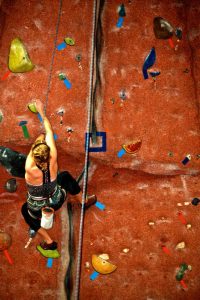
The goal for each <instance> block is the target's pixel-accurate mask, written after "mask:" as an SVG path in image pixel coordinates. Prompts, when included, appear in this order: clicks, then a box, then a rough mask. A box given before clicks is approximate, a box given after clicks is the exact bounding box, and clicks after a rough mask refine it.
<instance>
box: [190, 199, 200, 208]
mask: <svg viewBox="0 0 200 300" xmlns="http://www.w3.org/2000/svg"><path fill="white" fill-rule="evenodd" d="M199 202H200V199H199V198H194V199H192V201H191V203H192V205H195V206H197V205H198V204H199Z"/></svg>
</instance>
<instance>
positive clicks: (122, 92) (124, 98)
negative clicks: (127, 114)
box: [119, 89, 127, 100]
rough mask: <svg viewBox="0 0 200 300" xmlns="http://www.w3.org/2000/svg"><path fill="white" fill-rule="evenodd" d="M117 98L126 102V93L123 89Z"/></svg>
mask: <svg viewBox="0 0 200 300" xmlns="http://www.w3.org/2000/svg"><path fill="white" fill-rule="evenodd" d="M119 97H120V98H121V99H122V100H126V98H127V97H126V91H125V90H124V89H123V90H121V91H120V92H119Z"/></svg>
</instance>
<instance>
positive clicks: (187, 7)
mask: <svg viewBox="0 0 200 300" xmlns="http://www.w3.org/2000/svg"><path fill="white" fill-rule="evenodd" d="M191 6H192V4H191V1H189V2H188V1H187V0H186V1H185V3H184V12H185V25H186V32H187V34H186V36H187V41H188V45H189V48H190V53H191V55H190V69H191V78H192V80H193V85H194V95H195V103H196V107H197V120H198V124H199V125H200V120H199V114H200V108H199V99H198V85H197V80H196V76H195V49H194V48H193V46H192V44H191V41H190V38H189V25H188V24H189V15H190V12H191Z"/></svg>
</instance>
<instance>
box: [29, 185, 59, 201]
mask: <svg viewBox="0 0 200 300" xmlns="http://www.w3.org/2000/svg"><path fill="white" fill-rule="evenodd" d="M57 189H58V186H56V187H55V189H54V191H53V193H51V194H50V195H49V196H48V197H42V196H41V197H37V196H33V195H31V194H30V193H29V192H28V196H29V197H31V199H33V200H35V201H44V200H47V199H49V198H51V197H52V196H53V195H54V194H55V193H56V191H57Z"/></svg>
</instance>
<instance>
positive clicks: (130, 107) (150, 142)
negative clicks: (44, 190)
mask: <svg viewBox="0 0 200 300" xmlns="http://www.w3.org/2000/svg"><path fill="white" fill-rule="evenodd" d="M0 3H1V12H0V34H1V39H0V78H1V80H0V87H1V98H0V99H1V100H0V112H1V118H0V145H1V146H6V147H9V148H11V149H13V150H16V151H19V152H21V153H24V154H27V153H28V151H29V149H30V146H31V143H33V141H34V139H35V137H36V136H37V135H38V134H39V133H40V132H41V131H42V125H41V122H40V120H39V119H38V116H37V114H33V113H31V112H30V111H29V110H28V108H27V104H28V103H30V102H32V101H33V100H34V99H41V100H42V101H43V102H44V103H45V104H46V107H47V115H48V117H49V118H50V121H51V123H52V126H53V129H54V132H55V133H56V136H57V139H56V144H57V147H58V153H59V166H60V170H64V169H67V170H69V171H70V172H71V173H72V174H73V175H74V176H75V177H77V176H78V175H79V174H80V172H81V170H82V168H83V165H84V156H85V132H86V125H87V115H88V99H89V85H90V65H91V55H92V42H93V40H92V25H93V1H84V0H73V1H67V0H65V1H63V7H62V11H61V15H60V26H59V30H58V39H57V42H56V51H55V57H54V64H53V66H52V80H51V85H50V92H49V95H48V98H47V97H46V94H47V88H48V78H49V72H50V69H51V59H52V53H53V49H54V41H55V32H56V23H57V17H58V7H59V1H48V0H44V1H27V2H26V5H24V1H22V0H18V1H8V0H7V1H6V0H4V1H0ZM123 4H124V12H125V13H123V12H122V10H121V13H120V8H121V9H122V6H121V5H122V2H120V1H102V0H101V1H98V12H97V39H96V40H95V41H94V43H95V45H96V53H95V68H94V69H95V70H94V71H95V72H94V82H93V86H94V92H93V96H94V97H93V103H94V104H93V108H92V124H93V127H92V129H93V134H94V135H95V132H96V133H97V134H99V135H100V137H99V138H97V143H96V144H92V141H91V142H90V148H94V149H96V150H94V149H93V150H94V152H90V167H89V176H88V193H90V194H93V193H95V194H96V195H97V198H98V203H97V205H95V206H93V207H91V208H89V209H87V210H86V211H85V219H84V234H83V247H82V262H81V273H80V279H81V280H80V293H79V295H80V299H83V300H85V299H94V298H95V299H106V300H107V299H108V300H110V299H115V300H118V299H119V300H120V299H123V298H124V299H127V300H132V299H138V300H143V299H146V300H161V299H168V300H174V299H186V300H196V299H199V298H200V292H199V291H200V285H199V268H200V263H199V259H198V251H199V250H198V249H199V247H200V243H199V239H198V236H199V233H200V232H199V206H198V199H200V195H199V173H200V168H199V164H200V155H199V149H200V139H199V134H200V128H199V100H200V94H199V84H198V80H199V73H198V71H199V45H200V38H199V35H200V28H199V17H200V4H199V1H197V0H191V1H189V0H188V1H187V0H186V1H181V0H176V1H175V0H173V1H168V0H164V1H162V2H161V1H157V0H149V1H143V2H141V1H139V0H135V1H124V2H123ZM13 12H14V13H13ZM155 17H162V18H164V19H165V20H167V21H168V22H169V23H170V24H171V25H172V26H173V28H174V29H175V28H181V30H182V33H183V36H182V39H181V40H180V41H178V39H177V37H176V36H175V34H173V37H172V39H171V40H169V39H158V38H156V36H155V33H154V30H153V21H154V18H155ZM17 37H19V38H20V39H21V40H22V41H23V43H24V45H25V47H26V50H27V51H28V54H29V57H30V59H31V61H32V63H33V64H34V65H35V67H34V69H33V70H32V71H30V72H27V73H12V72H9V69H8V54H9V49H10V44H11V41H12V40H13V39H14V38H17ZM66 37H70V38H71V39H72V40H71V44H73V43H74V45H70V43H69V41H68V44H67V43H63V40H64V38H66ZM152 49H154V50H155V54H156V55H155V56H156V57H155V62H154V64H153V66H151V68H149V70H147V71H148V72H150V71H151V72H154V73H155V72H158V73H159V75H158V76H156V77H152V76H150V73H149V75H148V78H147V79H145V78H144V76H143V69H144V63H145V61H146V60H147V58H148V56H149V54H150V52H151V51H152ZM61 74H62V75H61ZM22 121H25V123H24V122H22ZM20 122H22V123H20ZM20 124H21V126H20ZM24 127H25V128H26V129H25V128H24ZM94 129H95V130H94ZM136 141H137V142H138V141H139V143H140V147H138V148H137V149H136V150H137V151H135V153H134V154H129V153H126V152H125V150H123V149H124V148H123V146H124V145H125V146H124V147H125V149H127V145H130V144H131V143H132V144H134V145H135V144H136ZM4 156H5V155H4ZM188 157H189V159H188ZM2 159H3V161H4V162H6V157H2V152H1V160H2ZM7 169H8V168H7ZM11 177H12V176H11V175H10V174H9V173H8V172H7V171H6V170H5V168H4V167H2V168H1V174H0V183H1V184H0V193H1V194H0V216H1V217H0V230H3V231H5V232H7V233H9V234H10V235H11V236H12V245H11V246H10V248H9V249H8V252H9V255H10V257H11V258H12V262H11V261H10V262H9V259H8V257H7V258H6V255H5V253H4V251H1V252H0V260H1V266H0V274H1V275H2V276H1V277H2V278H3V282H2V285H1V287H0V298H1V299H23V297H24V295H25V296H26V298H27V297H29V299H36V297H37V298H38V299H46V298H47V297H48V298H49V299H65V293H64V284H63V281H64V276H65V272H66V269H67V264H68V247H67V246H68V218H67V210H66V206H64V207H63V208H62V210H61V211H60V212H59V213H58V214H57V215H56V223H55V227H54V228H53V231H52V235H53V236H54V238H55V239H57V240H58V242H59V249H61V254H62V256H61V259H59V260H54V263H53V266H52V267H51V268H48V267H47V265H46V264H47V262H46V260H45V259H44V258H42V257H41V256H40V255H39V254H38V253H37V252H36V250H35V247H36V245H37V243H38V242H39V241H40V240H39V237H36V238H35V239H34V240H33V241H32V243H31V245H30V246H29V247H28V248H27V249H24V245H25V243H26V242H27V239H28V234H27V229H28V228H27V226H26V224H25V223H24V221H23V219H22V216H21V214H20V207H21V205H22V204H23V203H24V201H25V199H26V188H25V183H24V179H23V178H20V179H19V178H16V179H17V190H16V191H15V192H14V193H9V192H8V191H6V190H5V187H4V186H5V183H6V180H8V179H9V178H11ZM195 198H196V204H197V205H193V204H194V203H195V202H194V199H195ZM192 203H193V204H192ZM79 220H80V207H78V206H74V207H73V224H74V239H75V247H74V256H75V264H74V268H73V271H74V275H73V278H74V285H73V286H74V289H75V279H76V276H75V270H76V259H77V255H78V254H77V249H78V231H79ZM102 253H104V254H105V253H106V254H108V255H109V261H110V263H111V264H114V265H115V266H116V267H117V268H116V270H115V271H114V272H113V273H110V274H107V275H102V274H100V273H99V272H97V273H95V271H97V270H95V269H94V268H93V266H92V255H94V254H97V255H99V254H102ZM36 262H37V263H36ZM180 270H182V272H180ZM177 274H178V275H177ZM177 276H179V277H178V278H177ZM30 288H31V292H30ZM73 293H74V291H73Z"/></svg>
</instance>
